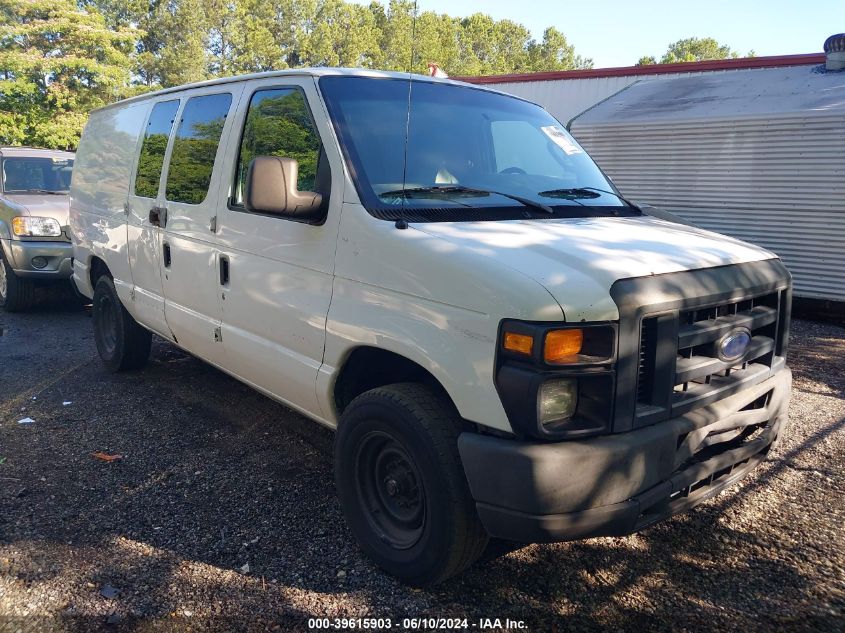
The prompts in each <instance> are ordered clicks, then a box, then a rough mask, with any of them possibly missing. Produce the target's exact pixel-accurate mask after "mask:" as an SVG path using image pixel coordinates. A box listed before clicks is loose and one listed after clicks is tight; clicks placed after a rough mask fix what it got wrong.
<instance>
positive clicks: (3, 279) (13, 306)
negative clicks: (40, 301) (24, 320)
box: [0, 248, 35, 312]
mask: <svg viewBox="0 0 845 633" xmlns="http://www.w3.org/2000/svg"><path fill="white" fill-rule="evenodd" d="M34 298H35V284H33V283H32V280H31V279H25V278H23V277H18V276H17V275H16V274H15V271H13V270H12V267H11V266H9V263H8V262H7V261H6V258H5V257H4V256H3V253H2V248H0V308H3V309H4V310H5V311H6V312H23V311H24V310H28V309H29V308H30V307H31V306H32V302H33V300H34Z"/></svg>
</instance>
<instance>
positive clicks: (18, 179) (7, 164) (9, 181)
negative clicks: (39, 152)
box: [3, 156, 73, 193]
mask: <svg viewBox="0 0 845 633" xmlns="http://www.w3.org/2000/svg"><path fill="white" fill-rule="evenodd" d="M72 170H73V160H72V159H69V158H58V157H56V158H43V157H33V156H19V157H18V156H15V157H11V158H4V159H3V190H4V191H5V192H6V193H67V192H68V190H69V189H70V175H71V171H72Z"/></svg>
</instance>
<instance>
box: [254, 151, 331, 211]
mask: <svg viewBox="0 0 845 633" xmlns="http://www.w3.org/2000/svg"><path fill="white" fill-rule="evenodd" d="M298 174H299V163H298V162H296V160H294V159H293V158H282V157H279V156H256V157H255V158H253V159H252V162H251V163H250V164H249V170H248V171H247V174H246V190H245V191H244V206H245V207H246V209H247V211H257V212H259V213H273V214H276V215H283V216H287V217H290V218H296V219H302V220H314V219H317V218H318V217H319V216H320V215H321V213H322V209H321V206H322V203H323V196H321V195H320V194H319V193H315V192H313V191H298V190H297V189H296V179H297V175H298Z"/></svg>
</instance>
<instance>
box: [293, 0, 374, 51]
mask: <svg viewBox="0 0 845 633" xmlns="http://www.w3.org/2000/svg"><path fill="white" fill-rule="evenodd" d="M379 46H380V38H379V32H378V28H377V27H376V18H375V16H374V15H373V13H372V12H371V11H370V10H369V9H368V8H367V7H363V6H361V5H358V4H354V3H351V2H344V1H343V0H322V1H321V2H320V3H319V5H318V6H317V10H316V15H315V19H314V27H313V29H312V30H311V32H310V33H308V35H307V36H306V39H305V47H304V48H305V52H306V61H307V63H308V65H312V66H349V67H372V65H373V59H374V58H375V57H376V56H377V53H378V51H379Z"/></svg>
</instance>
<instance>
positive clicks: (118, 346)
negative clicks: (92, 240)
mask: <svg viewBox="0 0 845 633" xmlns="http://www.w3.org/2000/svg"><path fill="white" fill-rule="evenodd" d="M91 312H92V317H93V322H94V342H95V343H96V344H97V351H98V352H99V353H100V358H102V359H103V362H104V363H105V365H106V367H108V368H109V369H110V370H111V371H113V372H118V371H124V370H127V369H140V368H141V367H143V366H144V365H146V364H147V360H149V357H150V347H151V345H152V334H150V333H149V331H147V330H145V329H144V328H142V327H141V326H140V325H139V324H138V322H137V321H136V320H135V319H133V318H132V316H131V315H130V314H129V313H128V312H127V311H126V308H124V307H123V304H122V303H121V302H120V298H119V297H118V296H117V290H116V289H115V287H114V281H112V279H111V278H110V277H108V276H107V275H103V276H102V277H100V279H99V280H98V281H97V285H96V286H95V287H94V300H93V307H92V310H91Z"/></svg>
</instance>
